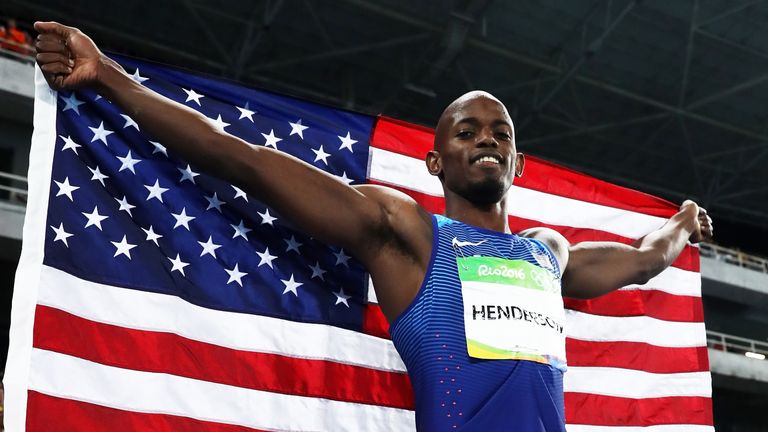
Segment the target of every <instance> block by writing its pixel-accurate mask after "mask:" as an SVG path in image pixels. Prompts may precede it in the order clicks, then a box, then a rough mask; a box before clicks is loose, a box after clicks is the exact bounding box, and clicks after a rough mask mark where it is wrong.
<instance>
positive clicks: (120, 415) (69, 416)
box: [26, 371, 259, 432]
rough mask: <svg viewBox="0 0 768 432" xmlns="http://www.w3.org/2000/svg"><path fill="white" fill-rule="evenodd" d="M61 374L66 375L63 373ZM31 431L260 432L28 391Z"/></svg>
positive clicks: (29, 430)
mask: <svg viewBox="0 0 768 432" xmlns="http://www.w3.org/2000/svg"><path fill="white" fill-rule="evenodd" d="M61 373H66V371H62V372H61ZM27 394H28V395H29V396H28V398H27V427H26V431H27V432H51V431H56V432H82V431H90V432H94V431H120V432H146V431H153V432H166V431H167V432H178V431H196V432H259V430H258V429H251V428H248V427H244V426H237V425H229V424H224V423H214V422H210V421H202V420H195V419H191V418H188V417H180V416H175V415H170V414H150V413H138V412H132V411H124V410H119V409H115V408H108V407H105V406H101V405H95V404H91V403H87V402H80V401H75V400H71V399H63V398H59V397H55V396H49V395H46V394H42V393H38V392H36V391H32V390H30V391H29V392H27Z"/></svg>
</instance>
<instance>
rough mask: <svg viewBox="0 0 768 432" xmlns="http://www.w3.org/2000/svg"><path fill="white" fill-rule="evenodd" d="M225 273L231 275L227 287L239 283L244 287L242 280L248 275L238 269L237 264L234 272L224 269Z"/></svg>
mask: <svg viewBox="0 0 768 432" xmlns="http://www.w3.org/2000/svg"><path fill="white" fill-rule="evenodd" d="M224 271H225V272H227V274H228V275H229V280H228V281H227V285H229V284H230V283H232V282H233V281H234V282H237V284H238V285H240V286H243V281H241V280H240V279H242V277H243V276H245V275H247V274H248V273H244V272H241V271H240V269H238V268H237V263H235V267H234V268H233V269H232V270H227V269H224Z"/></svg>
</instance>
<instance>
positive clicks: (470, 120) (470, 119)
mask: <svg viewBox="0 0 768 432" xmlns="http://www.w3.org/2000/svg"><path fill="white" fill-rule="evenodd" d="M462 123H469V124H471V125H472V126H477V125H478V124H480V120H478V119H477V118H476V117H465V118H463V119H461V120H459V121H457V122H456V126H458V125H460V124H462ZM499 125H503V126H507V127H509V128H510V129H511V128H512V125H511V124H510V123H509V122H508V121H506V120H503V119H496V120H494V121H493V123H491V126H499Z"/></svg>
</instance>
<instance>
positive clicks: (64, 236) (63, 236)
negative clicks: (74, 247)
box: [51, 223, 74, 247]
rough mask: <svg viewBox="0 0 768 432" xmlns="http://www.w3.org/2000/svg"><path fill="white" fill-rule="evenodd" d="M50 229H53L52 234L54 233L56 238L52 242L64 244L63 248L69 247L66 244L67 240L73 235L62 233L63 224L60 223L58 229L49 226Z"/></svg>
mask: <svg viewBox="0 0 768 432" xmlns="http://www.w3.org/2000/svg"><path fill="white" fill-rule="evenodd" d="M51 229H53V232H55V233H56V238H54V239H53V241H54V242H57V241H60V242H62V243H64V246H66V247H69V243H67V238H69V237H72V236H73V235H74V234H70V233H68V232H66V231H64V224H63V223H60V224H59V227H58V228H56V227H55V226H53V225H51Z"/></svg>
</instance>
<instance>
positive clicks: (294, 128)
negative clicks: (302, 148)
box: [288, 119, 309, 139]
mask: <svg viewBox="0 0 768 432" xmlns="http://www.w3.org/2000/svg"><path fill="white" fill-rule="evenodd" d="M288 124H289V125H291V135H298V136H300V137H301V139H304V131H305V130H307V129H309V126H304V125H303V124H301V119H298V120H297V121H296V123H291V122H288ZM289 136H290V135H289Z"/></svg>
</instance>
